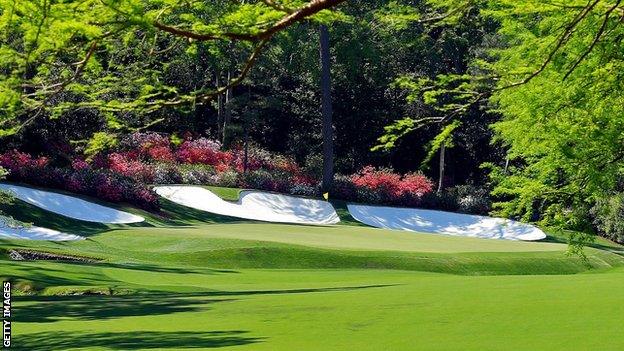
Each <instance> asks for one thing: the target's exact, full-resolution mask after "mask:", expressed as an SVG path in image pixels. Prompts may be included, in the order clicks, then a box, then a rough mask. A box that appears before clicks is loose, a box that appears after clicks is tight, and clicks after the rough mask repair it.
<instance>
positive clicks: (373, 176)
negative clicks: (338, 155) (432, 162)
mask: <svg viewBox="0 0 624 351" xmlns="http://www.w3.org/2000/svg"><path fill="white" fill-rule="evenodd" d="M351 181H352V182H353V184H354V185H355V186H356V187H359V188H367V189H369V190H373V191H378V192H384V193H386V194H387V195H388V196H389V197H390V198H394V199H396V198H399V197H401V196H404V195H411V196H416V197H421V196H423V195H424V194H427V193H429V192H431V191H432V190H433V183H432V182H431V181H430V180H429V179H427V177H425V176H424V175H422V174H420V173H409V174H406V175H404V176H401V175H400V174H397V173H393V172H392V170H390V169H376V168H374V167H372V166H367V167H364V168H363V169H362V170H360V171H359V172H358V173H356V174H354V175H352V176H351Z"/></svg>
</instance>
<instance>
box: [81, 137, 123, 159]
mask: <svg viewBox="0 0 624 351" xmlns="http://www.w3.org/2000/svg"><path fill="white" fill-rule="evenodd" d="M118 143H119V140H118V139H117V136H116V135H114V134H109V133H106V132H97V133H94V134H93V136H92V137H91V139H89V140H88V141H87V145H86V146H85V149H84V154H85V155H86V156H87V157H88V158H91V157H93V156H95V155H97V154H98V153H100V152H102V151H106V150H110V149H112V148H114V147H115V146H117V144H118Z"/></svg>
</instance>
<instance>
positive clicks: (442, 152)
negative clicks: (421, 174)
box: [438, 143, 446, 193]
mask: <svg viewBox="0 0 624 351" xmlns="http://www.w3.org/2000/svg"><path fill="white" fill-rule="evenodd" d="M445 155H446V145H444V143H442V146H441V147H440V179H439V180H438V193H440V192H442V189H443V188H444V157H445Z"/></svg>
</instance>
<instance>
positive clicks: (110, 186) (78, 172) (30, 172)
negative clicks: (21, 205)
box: [0, 150, 159, 210]
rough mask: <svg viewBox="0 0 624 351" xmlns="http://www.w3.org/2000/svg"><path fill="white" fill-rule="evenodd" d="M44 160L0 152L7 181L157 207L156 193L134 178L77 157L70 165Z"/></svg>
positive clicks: (150, 208) (0, 159)
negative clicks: (98, 166)
mask: <svg viewBox="0 0 624 351" xmlns="http://www.w3.org/2000/svg"><path fill="white" fill-rule="evenodd" d="M133 162H138V161H133ZM48 163H49V162H48V159H47V158H45V157H38V158H34V157H32V156H31V155H29V154H26V153H22V152H18V151H15V150H14V151H9V152H6V153H4V154H0V166H5V165H6V166H5V167H6V168H10V169H11V170H12V171H11V173H10V175H9V177H8V179H9V180H11V181H16V182H23V183H27V184H31V185H35V186H41V187H47V188H56V189H63V190H68V191H71V192H74V193H78V194H84V195H89V196H94V197H99V198H102V199H104V200H108V201H113V202H128V203H131V204H134V205H137V206H139V207H141V208H144V209H147V210H157V209H158V207H159V205H158V197H157V195H156V194H154V193H153V192H152V191H150V190H149V189H148V188H147V187H146V186H145V185H144V184H142V183H140V182H137V181H136V180H134V179H131V178H128V177H125V176H122V175H120V174H116V173H112V172H111V171H110V170H107V169H101V168H95V167H91V166H90V165H89V164H88V163H87V162H85V161H83V160H81V159H75V160H73V161H72V167H71V168H57V167H51V166H50V165H49V164H48ZM129 169H130V168H127V169H126V170H129ZM13 170H15V171H13Z"/></svg>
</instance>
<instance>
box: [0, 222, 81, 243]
mask: <svg viewBox="0 0 624 351" xmlns="http://www.w3.org/2000/svg"><path fill="white" fill-rule="evenodd" d="M0 239H28V240H52V241H68V240H82V239H84V238H83V237H81V236H78V235H73V234H65V233H61V232H58V231H56V230H52V229H48V228H41V227H34V226H32V227H20V226H8V225H7V224H6V222H4V220H3V219H1V218H0Z"/></svg>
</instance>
